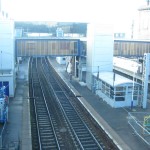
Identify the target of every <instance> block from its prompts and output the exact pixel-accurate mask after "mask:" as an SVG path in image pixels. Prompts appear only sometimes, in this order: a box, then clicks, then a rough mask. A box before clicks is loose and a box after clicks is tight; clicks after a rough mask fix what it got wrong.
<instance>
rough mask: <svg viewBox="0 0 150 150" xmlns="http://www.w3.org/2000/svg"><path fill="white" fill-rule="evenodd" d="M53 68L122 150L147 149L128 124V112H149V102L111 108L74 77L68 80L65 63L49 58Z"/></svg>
mask: <svg viewBox="0 0 150 150" xmlns="http://www.w3.org/2000/svg"><path fill="white" fill-rule="evenodd" d="M50 62H51V63H52V64H53V66H54V68H55V70H56V71H57V72H58V73H59V74H60V76H61V77H62V78H63V80H64V81H65V82H66V83H67V84H68V86H69V87H70V88H71V89H72V90H73V91H74V92H75V93H77V95H78V94H79V95H80V96H81V97H82V98H79V100H80V101H81V103H82V104H83V105H84V106H85V107H86V108H87V109H88V111H89V112H90V113H91V114H92V116H93V117H94V118H95V119H96V120H97V122H99V124H100V125H102V126H103V127H104V130H105V131H106V132H107V133H108V134H109V135H110V137H111V138H112V139H113V140H114V142H115V143H116V144H118V146H119V147H120V149H122V150H149V149H150V147H148V145H147V144H145V143H144V142H143V141H142V140H141V139H140V138H139V137H138V136H137V135H136V134H135V132H134V131H133V129H132V128H131V127H130V125H129V124H128V119H127V118H128V112H133V111H134V112H150V103H149V102H148V106H147V109H142V108H134V109H133V110H131V108H130V107H126V108H112V107H111V106H109V105H108V104H107V103H106V102H105V101H103V98H100V97H98V96H97V95H95V94H93V93H92V91H91V90H89V89H88V88H87V87H86V86H83V84H80V83H79V82H78V81H77V79H76V78H72V80H71V81H70V80H69V75H68V73H67V72H66V69H65V65H60V64H58V63H57V62H56V61H55V59H50Z"/></svg>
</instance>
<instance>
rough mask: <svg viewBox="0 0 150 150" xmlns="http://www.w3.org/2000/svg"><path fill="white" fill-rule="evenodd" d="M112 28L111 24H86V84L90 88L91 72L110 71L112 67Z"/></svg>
mask: <svg viewBox="0 0 150 150" xmlns="http://www.w3.org/2000/svg"><path fill="white" fill-rule="evenodd" d="M113 45H114V40H113V28H112V26H111V25H103V24H88V26H87V58H86V84H87V87H88V88H89V89H92V74H93V73H98V72H102V71H112V68H113V63H112V61H113Z"/></svg>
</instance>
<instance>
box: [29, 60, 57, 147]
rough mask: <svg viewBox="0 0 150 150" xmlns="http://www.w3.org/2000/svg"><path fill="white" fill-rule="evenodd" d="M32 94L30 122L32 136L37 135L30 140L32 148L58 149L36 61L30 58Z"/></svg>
mask: <svg viewBox="0 0 150 150" xmlns="http://www.w3.org/2000/svg"><path fill="white" fill-rule="evenodd" d="M32 64H33V65H34V66H32V75H31V77H32V87H31V88H32V92H33V94H32V96H33V105H34V111H33V113H34V115H35V119H33V118H32V119H33V120H32V121H33V122H32V124H34V128H32V129H33V130H32V131H33V132H32V135H33V136H37V137H36V138H35V139H36V140H34V142H32V143H33V144H34V147H33V148H34V149H60V147H59V143H58V139H57V137H56V133H55V130H54V126H53V123H52V119H51V116H50V113H49V110H48V107H47V103H46V100H45V95H44V92H43V88H42V85H41V80H40V77H39V74H38V68H37V61H36V59H33V60H32Z"/></svg>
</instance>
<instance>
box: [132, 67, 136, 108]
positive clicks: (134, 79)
mask: <svg viewBox="0 0 150 150" xmlns="http://www.w3.org/2000/svg"><path fill="white" fill-rule="evenodd" d="M134 67H135V68H134V72H133V82H132V83H133V84H132V99H131V110H132V109H133V100H134V86H135V82H134V80H135V73H136V72H137V65H136V66H134Z"/></svg>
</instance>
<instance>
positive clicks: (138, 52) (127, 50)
mask: <svg viewBox="0 0 150 150" xmlns="http://www.w3.org/2000/svg"><path fill="white" fill-rule="evenodd" d="M144 53H150V41H134V40H133V41H132V40H131V41H128V40H115V41H114V56H124V57H131V56H137V57H143V56H144Z"/></svg>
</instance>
